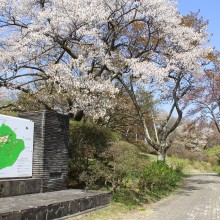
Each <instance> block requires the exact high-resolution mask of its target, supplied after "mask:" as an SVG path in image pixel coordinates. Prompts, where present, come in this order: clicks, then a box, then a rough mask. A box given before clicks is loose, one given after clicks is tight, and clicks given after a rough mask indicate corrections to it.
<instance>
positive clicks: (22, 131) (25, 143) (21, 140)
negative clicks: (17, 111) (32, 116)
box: [0, 115, 34, 178]
mask: <svg viewBox="0 0 220 220" xmlns="http://www.w3.org/2000/svg"><path fill="white" fill-rule="evenodd" d="M33 136H34V122H32V121H30V120H27V119H22V118H17V117H11V116H6V115H0V178H19V177H31V176H32V161H33Z"/></svg>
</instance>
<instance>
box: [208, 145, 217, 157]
mask: <svg viewBox="0 0 220 220" xmlns="http://www.w3.org/2000/svg"><path fill="white" fill-rule="evenodd" d="M206 153H207V154H208V155H209V156H210V157H212V156H216V155H218V154H220V145H218V146H215V147H213V148H211V149H208V150H206Z"/></svg>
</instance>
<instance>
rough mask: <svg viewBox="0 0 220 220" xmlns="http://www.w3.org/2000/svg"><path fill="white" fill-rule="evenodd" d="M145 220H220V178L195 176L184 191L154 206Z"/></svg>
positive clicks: (189, 179)
mask: <svg viewBox="0 0 220 220" xmlns="http://www.w3.org/2000/svg"><path fill="white" fill-rule="evenodd" d="M139 219H143V220H220V177H219V176H216V175H215V174H194V175H190V176H189V177H188V178H187V179H186V184H185V186H184V187H183V189H182V190H181V191H180V192H179V193H178V194H177V195H175V196H171V197H169V198H167V199H164V200H162V201H160V202H158V203H156V204H154V205H153V206H152V207H151V209H150V211H149V212H148V214H147V215H145V216H143V215H142V216H141V218H139Z"/></svg>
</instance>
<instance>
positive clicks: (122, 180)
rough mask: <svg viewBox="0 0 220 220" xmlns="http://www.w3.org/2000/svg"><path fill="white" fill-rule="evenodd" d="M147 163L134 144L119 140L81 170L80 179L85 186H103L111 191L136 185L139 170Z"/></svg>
mask: <svg viewBox="0 0 220 220" xmlns="http://www.w3.org/2000/svg"><path fill="white" fill-rule="evenodd" d="M146 165H147V162H146V161H142V160H141V158H140V155H139V150H138V148H137V147H136V146H135V145H132V144H129V143H127V142H124V141H119V142H116V143H114V144H112V145H111V146H109V147H108V148H107V149H106V151H104V152H102V154H100V155H99V159H98V160H96V163H94V164H93V166H90V169H89V170H87V171H86V172H83V173H82V175H81V178H80V179H81V181H84V182H85V184H86V186H87V188H89V189H91V188H92V189H94V188H96V189H97V188H100V187H101V186H105V187H107V188H109V189H111V190H112V191H113V192H117V191H118V190H119V189H121V188H123V187H134V185H135V184H136V187H137V184H138V183H137V181H136V180H137V178H138V177H139V175H140V173H139V171H140V170H142V169H143V168H144V167H145V166H146Z"/></svg>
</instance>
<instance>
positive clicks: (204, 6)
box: [178, 0, 220, 51]
mask: <svg viewBox="0 0 220 220" xmlns="http://www.w3.org/2000/svg"><path fill="white" fill-rule="evenodd" d="M178 10H179V12H180V13H181V14H183V15H186V14H188V13H189V12H190V11H192V12H198V10H200V13H199V15H200V16H202V17H203V18H204V20H209V25H208V31H209V33H210V34H213V36H211V38H210V43H209V44H210V45H211V46H215V48H216V49H217V50H219V51H220V0H178Z"/></svg>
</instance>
